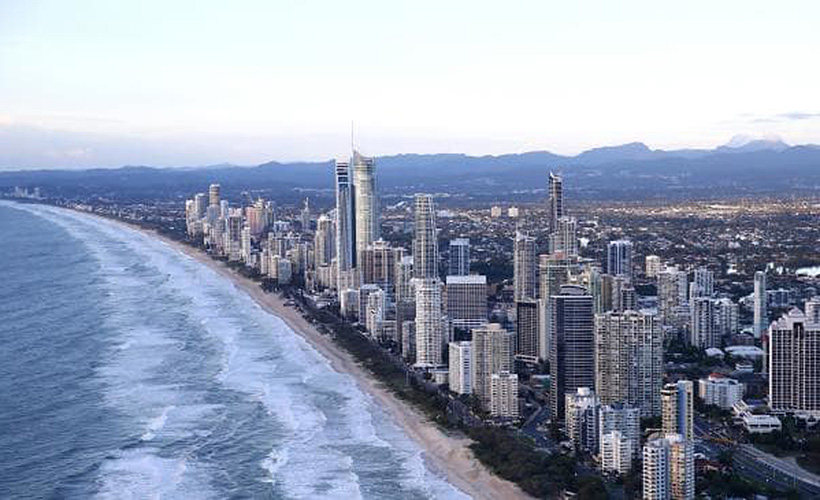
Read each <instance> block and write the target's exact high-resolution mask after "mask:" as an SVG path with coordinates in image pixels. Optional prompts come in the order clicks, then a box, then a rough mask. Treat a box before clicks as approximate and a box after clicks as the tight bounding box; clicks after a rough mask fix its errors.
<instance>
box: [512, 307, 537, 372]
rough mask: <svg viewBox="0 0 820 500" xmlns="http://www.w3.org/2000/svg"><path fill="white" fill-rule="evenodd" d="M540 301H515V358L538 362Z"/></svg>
mask: <svg viewBox="0 0 820 500" xmlns="http://www.w3.org/2000/svg"><path fill="white" fill-rule="evenodd" d="M538 316H539V312H538V301H537V300H521V301H518V302H516V303H515V333H516V342H515V346H516V349H515V358H516V359H519V360H521V361H524V362H527V363H537V362H538V358H539V357H540V356H539V347H538V341H539V321H538Z"/></svg>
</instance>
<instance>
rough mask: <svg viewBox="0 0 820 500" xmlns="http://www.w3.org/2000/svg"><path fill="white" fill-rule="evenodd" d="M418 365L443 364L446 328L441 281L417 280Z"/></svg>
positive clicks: (434, 279)
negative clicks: (443, 315)
mask: <svg viewBox="0 0 820 500" xmlns="http://www.w3.org/2000/svg"><path fill="white" fill-rule="evenodd" d="M415 288H416V366H418V367H421V368H436V367H438V366H441V364H442V349H443V344H442V342H443V340H444V328H443V324H442V310H441V281H439V280H438V278H425V279H416V280H415Z"/></svg>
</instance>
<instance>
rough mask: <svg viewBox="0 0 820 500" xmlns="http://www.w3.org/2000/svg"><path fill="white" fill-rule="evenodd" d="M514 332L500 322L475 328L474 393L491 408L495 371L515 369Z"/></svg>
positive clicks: (473, 346)
mask: <svg viewBox="0 0 820 500" xmlns="http://www.w3.org/2000/svg"><path fill="white" fill-rule="evenodd" d="M513 341H514V340H513V334H512V332H508V331H507V330H505V329H503V328H502V327H501V325H500V324H498V323H490V324H488V325H486V326H482V327H480V328H475V329H473V341H472V342H473V345H472V349H473V352H472V354H473V361H472V368H473V374H472V382H473V394H475V395H476V396H478V397H479V398H480V399H481V402H482V403H483V404H484V405H485V407H487V408H489V405H490V397H491V394H492V387H491V376H492V374H493V373H501V372H510V373H511V372H512V371H513Z"/></svg>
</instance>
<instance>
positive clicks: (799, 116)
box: [751, 111, 820, 123]
mask: <svg viewBox="0 0 820 500" xmlns="http://www.w3.org/2000/svg"><path fill="white" fill-rule="evenodd" d="M818 118H820V113H811V112H805V111H792V112H790V113H778V114H776V115H769V116H757V117H754V118H752V119H751V122H752V123H778V122H788V121H796V120H814V119H818Z"/></svg>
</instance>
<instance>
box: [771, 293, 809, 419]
mask: <svg viewBox="0 0 820 500" xmlns="http://www.w3.org/2000/svg"><path fill="white" fill-rule="evenodd" d="M768 337H769V343H768V356H767V361H768V364H769V366H768V372H769V406H770V407H771V408H772V410H776V411H788V412H801V413H803V412H805V413H811V414H814V415H817V416H820V323H815V322H813V321H811V320H810V318H809V317H808V316H806V314H804V313H803V312H802V311H801V310H800V309H797V308H794V309H792V310H790V311H789V312H788V313H787V314H784V315H783V316H782V317H781V318H780V319H778V320H777V321H775V322H774V323H772V325H771V328H769V332H768Z"/></svg>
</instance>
